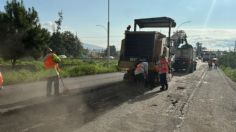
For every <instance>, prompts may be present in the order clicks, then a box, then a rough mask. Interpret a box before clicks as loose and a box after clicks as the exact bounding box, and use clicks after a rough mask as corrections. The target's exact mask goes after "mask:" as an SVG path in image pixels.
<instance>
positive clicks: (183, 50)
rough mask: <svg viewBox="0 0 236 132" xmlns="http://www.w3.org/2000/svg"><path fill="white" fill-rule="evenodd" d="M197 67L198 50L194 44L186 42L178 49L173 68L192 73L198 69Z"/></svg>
mask: <svg viewBox="0 0 236 132" xmlns="http://www.w3.org/2000/svg"><path fill="white" fill-rule="evenodd" d="M196 67H197V61H196V51H195V50H194V48H193V46H192V45H190V44H185V45H182V46H181V47H180V48H177V49H176V51H175V59H174V63H173V69H174V70H175V71H183V70H185V71H187V72H188V73H192V72H193V71H195V70H196Z"/></svg>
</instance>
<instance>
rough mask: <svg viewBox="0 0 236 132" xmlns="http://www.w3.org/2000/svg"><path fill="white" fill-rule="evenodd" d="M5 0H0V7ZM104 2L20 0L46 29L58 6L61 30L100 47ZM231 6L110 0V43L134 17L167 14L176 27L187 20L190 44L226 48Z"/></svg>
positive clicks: (190, 0)
mask: <svg viewBox="0 0 236 132" xmlns="http://www.w3.org/2000/svg"><path fill="white" fill-rule="evenodd" d="M5 3H6V0H0V10H1V11H4V5H5ZM107 3H108V0H24V4H25V6H26V7H34V8H35V9H36V10H37V11H38V14H39V17H40V22H41V23H42V25H44V26H45V27H47V28H48V29H50V30H53V28H55V26H54V25H55V24H54V21H55V20H56V19H57V18H58V16H57V12H58V11H61V10H62V11H63V16H64V20H63V23H62V25H63V30H70V31H72V32H74V33H77V34H78V36H79V38H80V39H81V41H82V42H84V43H90V44H95V45H98V46H101V47H106V30H105V28H106V24H107ZM235 7H236V0H110V23H111V26H110V28H111V38H110V41H111V42H110V43H111V44H112V45H115V46H117V48H118V49H119V47H120V41H121V39H122V38H123V37H124V36H123V34H124V30H125V28H126V27H127V25H133V20H134V19H136V18H148V17H160V16H168V17H171V18H173V19H174V20H175V21H176V23H177V27H178V26H179V25H181V24H182V23H184V22H186V21H191V22H189V23H185V24H183V25H181V26H179V27H178V29H184V30H186V32H187V35H188V39H189V42H190V43H191V44H193V45H195V43H196V42H201V43H203V45H204V46H205V47H208V48H209V49H224V50H228V49H229V48H233V46H234V44H235V40H236V13H235V12H236V8H235ZM96 25H101V26H96ZM102 26H104V27H102ZM153 30H156V31H161V32H163V33H164V32H165V31H163V29H153ZM175 30H176V28H175V29H173V30H172V31H175Z"/></svg>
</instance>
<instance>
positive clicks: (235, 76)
mask: <svg viewBox="0 0 236 132" xmlns="http://www.w3.org/2000/svg"><path fill="white" fill-rule="evenodd" d="M221 69H222V70H223V71H224V73H225V75H227V76H228V77H229V78H230V79H231V80H233V81H235V82H236V69H233V68H230V67H225V66H221Z"/></svg>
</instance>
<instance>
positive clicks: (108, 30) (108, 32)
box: [107, 0, 110, 62]
mask: <svg viewBox="0 0 236 132" xmlns="http://www.w3.org/2000/svg"><path fill="white" fill-rule="evenodd" d="M107 15H108V17H107V18H108V20H107V59H108V62H109V60H110V0H108V14H107Z"/></svg>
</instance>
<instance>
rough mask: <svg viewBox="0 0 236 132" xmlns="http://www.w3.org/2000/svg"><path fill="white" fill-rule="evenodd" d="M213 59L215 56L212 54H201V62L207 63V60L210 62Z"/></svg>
mask: <svg viewBox="0 0 236 132" xmlns="http://www.w3.org/2000/svg"><path fill="white" fill-rule="evenodd" d="M213 58H216V54H215V53H212V52H204V53H203V54H202V61H203V62H205V61H208V60H212V59H213Z"/></svg>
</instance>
